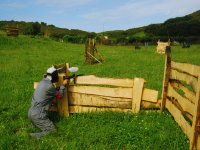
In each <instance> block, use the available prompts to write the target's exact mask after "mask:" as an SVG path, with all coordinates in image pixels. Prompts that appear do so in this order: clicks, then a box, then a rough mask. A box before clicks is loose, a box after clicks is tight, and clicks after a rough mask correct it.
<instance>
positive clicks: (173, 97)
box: [161, 51, 200, 150]
mask: <svg viewBox="0 0 200 150" xmlns="http://www.w3.org/2000/svg"><path fill="white" fill-rule="evenodd" d="M165 108H167V109H168V110H169V112H170V113H171V114H172V116H173V117H174V119H175V121H176V122H177V123H178V124H179V126H180V127H181V128H182V130H183V132H184V133H185V134H186V135H187V137H188V138H189V140H190V149H191V150H194V149H197V150H200V66H196V65H192V64H188V63H178V62H174V61H171V57H170V51H167V53H166V60H165V73H164V80H163V92H162V105H161V109H162V110H164V109H165Z"/></svg>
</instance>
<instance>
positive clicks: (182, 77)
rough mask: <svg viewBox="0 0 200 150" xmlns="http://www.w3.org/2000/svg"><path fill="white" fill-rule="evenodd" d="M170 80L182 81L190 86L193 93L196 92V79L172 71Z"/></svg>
mask: <svg viewBox="0 0 200 150" xmlns="http://www.w3.org/2000/svg"><path fill="white" fill-rule="evenodd" d="M170 79H175V80H180V81H183V82H185V83H186V84H188V85H190V86H191V87H192V88H193V90H194V91H195V92H196V90H197V78H195V77H193V76H190V75H188V74H185V73H182V72H179V71H177V70H173V69H172V70H171V74H170Z"/></svg>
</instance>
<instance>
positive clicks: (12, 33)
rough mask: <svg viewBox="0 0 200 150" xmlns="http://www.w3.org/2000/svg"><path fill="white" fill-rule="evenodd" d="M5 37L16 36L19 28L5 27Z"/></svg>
mask: <svg viewBox="0 0 200 150" xmlns="http://www.w3.org/2000/svg"><path fill="white" fill-rule="evenodd" d="M6 34H7V36H18V35H19V28H18V27H6Z"/></svg>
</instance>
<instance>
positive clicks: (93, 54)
mask: <svg viewBox="0 0 200 150" xmlns="http://www.w3.org/2000/svg"><path fill="white" fill-rule="evenodd" d="M97 56H98V57H97ZM103 61H104V59H103V57H102V56H101V54H100V53H98V51H97V48H96V41H95V40H94V39H91V38H89V39H88V40H87V42H86V44H85V64H94V63H95V62H98V63H100V64H102V63H103Z"/></svg>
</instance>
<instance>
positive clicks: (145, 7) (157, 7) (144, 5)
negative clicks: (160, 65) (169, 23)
mask: <svg viewBox="0 0 200 150" xmlns="http://www.w3.org/2000/svg"><path fill="white" fill-rule="evenodd" d="M194 6H196V7H199V8H200V1H198V0H190V1H188V0H168V1H166V0H160V1H157V0H144V1H136V0H130V1H129V2H127V3H124V5H121V6H119V7H116V8H113V9H112V10H110V9H109V10H102V11H96V12H90V13H88V14H84V15H82V17H83V18H85V19H88V20H93V19H96V18H98V20H99V21H100V22H113V21H117V20H122V21H123V20H126V19H137V18H145V17H150V16H155V17H156V16H159V15H163V16H169V17H176V16H179V15H186V14H187V13H191V12H192V11H194V10H195V7H194ZM196 10H197V8H196Z"/></svg>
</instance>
